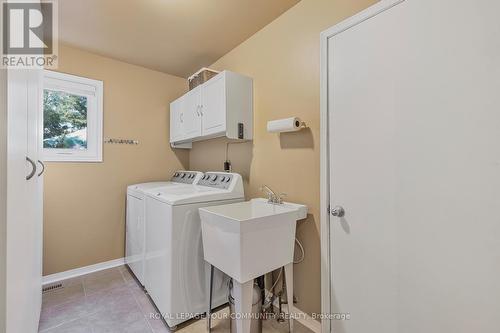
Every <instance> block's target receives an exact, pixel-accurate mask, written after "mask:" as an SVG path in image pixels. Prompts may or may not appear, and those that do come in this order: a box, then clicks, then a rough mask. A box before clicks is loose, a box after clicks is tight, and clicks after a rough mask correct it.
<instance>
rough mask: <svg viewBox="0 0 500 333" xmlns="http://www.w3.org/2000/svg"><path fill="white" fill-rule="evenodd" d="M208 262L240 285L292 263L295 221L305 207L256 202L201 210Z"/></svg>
mask: <svg viewBox="0 0 500 333" xmlns="http://www.w3.org/2000/svg"><path fill="white" fill-rule="evenodd" d="M199 211H200V217H201V228H202V237H203V250H204V256H205V261H207V262H208V263H210V264H212V265H213V266H215V267H217V268H218V269H220V270H221V271H223V272H224V273H226V274H227V275H229V276H231V277H232V278H233V279H235V280H236V281H238V282H239V283H245V282H248V281H251V280H253V279H254V278H256V277H259V276H261V275H264V274H266V273H268V272H270V271H273V270H275V269H278V268H280V267H283V266H285V265H287V264H290V263H292V262H293V253H294V245H295V229H296V222H297V221H298V220H301V219H305V218H306V216H307V207H306V206H304V205H298V204H292V203H287V202H285V203H283V204H273V203H268V201H267V200H266V199H253V200H250V201H246V202H240V203H235V204H229V205H222V206H214V207H206V208H200V209H199Z"/></svg>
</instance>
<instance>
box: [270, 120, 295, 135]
mask: <svg viewBox="0 0 500 333" xmlns="http://www.w3.org/2000/svg"><path fill="white" fill-rule="evenodd" d="M302 127H303V126H302V120H300V118H298V117H291V118H286V119H279V120H273V121H268V122H267V131H268V132H271V133H281V132H295V131H299V130H301V129H302Z"/></svg>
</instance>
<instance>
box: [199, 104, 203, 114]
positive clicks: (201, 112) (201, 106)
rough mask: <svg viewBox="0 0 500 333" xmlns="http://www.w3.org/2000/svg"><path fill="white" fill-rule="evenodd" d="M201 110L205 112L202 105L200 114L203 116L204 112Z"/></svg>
mask: <svg viewBox="0 0 500 333" xmlns="http://www.w3.org/2000/svg"><path fill="white" fill-rule="evenodd" d="M201 110H203V105H200V114H201V115H202V116H203V111H201Z"/></svg>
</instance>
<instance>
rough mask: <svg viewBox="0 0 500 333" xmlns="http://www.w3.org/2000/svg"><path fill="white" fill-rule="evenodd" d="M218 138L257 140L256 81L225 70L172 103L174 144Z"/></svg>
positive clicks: (183, 144)
mask: <svg viewBox="0 0 500 333" xmlns="http://www.w3.org/2000/svg"><path fill="white" fill-rule="evenodd" d="M217 137H227V138H229V139H245V140H252V139H253V80H252V79H251V78H249V77H247V76H244V75H240V74H237V73H234V72H230V71H223V72H221V73H219V74H218V75H216V76H215V77H213V78H212V79H210V80H208V81H207V82H205V83H203V84H202V85H200V86H198V87H196V88H195V89H193V90H191V91H189V92H188V93H186V94H185V95H183V96H182V97H180V98H178V99H177V100H175V101H173V102H172V103H171V104H170V143H171V145H172V147H178V148H191V147H190V146H191V145H190V143H191V142H194V141H201V140H206V139H212V138H217Z"/></svg>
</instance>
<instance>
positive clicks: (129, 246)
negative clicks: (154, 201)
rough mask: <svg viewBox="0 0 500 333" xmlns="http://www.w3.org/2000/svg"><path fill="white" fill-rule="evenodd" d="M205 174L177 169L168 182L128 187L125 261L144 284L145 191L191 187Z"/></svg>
mask: <svg viewBox="0 0 500 333" xmlns="http://www.w3.org/2000/svg"><path fill="white" fill-rule="evenodd" d="M202 176H203V173H202V172H199V171H177V172H175V173H174V174H173V176H172V179H171V180H170V181H168V182H153V183H144V184H136V185H131V186H129V187H128V188H127V215H126V225H125V240H126V241H125V262H126V264H127V265H128V266H129V267H130V269H131V270H132V272H133V273H134V275H135V277H136V278H137V280H139V282H140V283H141V284H142V285H144V257H145V254H146V244H145V240H146V229H147V226H146V221H145V217H146V216H145V214H146V213H145V204H146V202H145V200H144V192H145V191H147V190H153V189H160V188H163V189H166V188H174V187H175V188H180V187H189V186H192V184H193V183H195V182H198V180H199V179H201V177H202Z"/></svg>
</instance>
